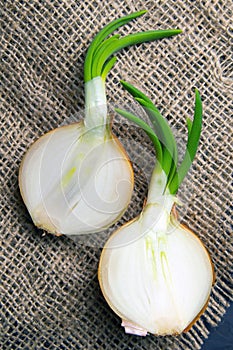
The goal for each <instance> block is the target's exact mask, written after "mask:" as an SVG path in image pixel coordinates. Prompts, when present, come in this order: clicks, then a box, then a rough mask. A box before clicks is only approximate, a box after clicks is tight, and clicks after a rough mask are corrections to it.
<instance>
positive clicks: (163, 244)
mask: <svg viewBox="0 0 233 350" xmlns="http://www.w3.org/2000/svg"><path fill="white" fill-rule="evenodd" d="M122 84H123V86H124V87H125V88H126V89H127V90H128V91H129V92H130V93H131V94H132V95H133V96H134V98H135V99H136V100H137V101H138V102H139V103H140V104H141V105H142V106H143V107H144V109H145V111H146V112H147V113H148V115H149V117H150V119H151V121H152V124H153V126H154V128H153V129H152V128H151V127H150V126H149V125H148V124H146V123H145V122H144V121H143V120H141V119H139V118H138V117H136V116H135V115H133V114H131V113H129V112H126V111H123V110H119V109H117V111H118V112H119V113H120V114H121V115H123V116H125V117H126V118H128V119H130V120H132V121H134V122H135V123H137V124H138V125H139V126H141V127H142V128H143V129H144V130H145V131H146V133H147V134H148V136H149V137H150V138H151V140H152V142H153V143H154V146H155V151H156V154H157V162H156V165H155V168H154V171H153V174H152V178H151V182H150V185H149V191H148V198H147V201H146V204H145V206H144V208H143V210H142V212H141V214H140V215H139V216H138V217H137V218H135V219H133V220H132V221H130V222H129V223H127V224H125V225H123V226H122V227H121V228H120V229H118V230H117V231H116V232H115V233H114V234H113V235H112V236H111V237H110V238H109V240H108V241H107V243H106V244H105V246H104V249H103V251H102V254H101V258H100V263H99V272H98V277H99V283H100V287H101V290H102V292H103V295H104V297H105V299H106V301H107V302H108V304H109V306H110V307H111V308H112V309H113V310H114V311H115V312H116V314H118V315H119V316H120V317H121V319H122V326H123V327H125V331H126V332H127V333H131V334H137V335H141V336H145V335H146V334H147V333H152V334H155V335H172V334H180V333H182V332H183V331H187V330H188V329H189V327H191V326H192V324H193V323H194V322H195V321H196V319H197V318H198V317H199V316H200V314H201V313H202V312H203V310H204V309H205V307H206V305H207V302H208V300H209V296H210V293H211V287H212V284H213V281H214V270H213V265H212V262H211V259H210V255H209V254H208V252H207V250H206V248H205V247H204V245H203V243H202V242H201V240H200V239H199V238H198V236H197V235H195V234H194V233H193V232H192V231H191V230H189V229H188V228H187V227H185V226H184V225H182V224H180V223H179V222H178V220H177V218H176V217H175V215H174V214H173V210H172V209H173V207H174V205H175V204H176V202H177V197H176V193H177V190H178V188H179V186H180V184H181V182H182V180H183V178H184V176H185V174H186V173H187V171H188V169H189V167H190V164H191V163H192V161H193V159H194V156H195V153H196V150H197V146H198V142H199V137H200V132H201V124H202V103H201V99H200V95H199V93H198V91H196V103H195V115H194V120H193V122H191V120H189V121H188V125H189V131H188V133H189V136H188V142H187V149H186V153H185V156H184V160H183V162H181V165H180V166H179V167H178V166H177V159H176V157H177V149H176V143H175V139H174V137H173V135H172V132H171V129H170V127H169V125H168V123H167V122H166V120H165V119H163V118H162V117H161V115H160V114H159V112H158V110H157V109H156V108H155V106H154V105H153V104H152V102H151V101H150V100H149V99H148V98H147V97H146V96H145V95H144V94H142V93H141V92H140V91H139V90H137V89H136V88H134V87H133V86H132V85H130V84H128V83H125V82H122ZM193 128H194V129H193ZM157 135H160V136H159V138H158V136H157ZM171 141H172V142H171ZM168 148H169V152H168ZM187 154H189V157H188V156H187ZM167 163H169V164H170V167H167Z"/></svg>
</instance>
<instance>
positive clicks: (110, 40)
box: [19, 10, 181, 235]
mask: <svg viewBox="0 0 233 350" xmlns="http://www.w3.org/2000/svg"><path fill="white" fill-rule="evenodd" d="M145 12H146V11H144V10H143V11H139V12H135V13H133V14H130V15H128V16H125V17H122V18H120V19H117V20H115V21H113V22H111V23H109V24H108V25H106V26H105V27H104V28H103V29H102V30H101V31H100V32H99V33H98V34H97V35H96V37H95V38H94V39H93V41H92V42H91V44H90V46H89V49H88V51H87V55H86V59H85V63H84V82H85V117H84V120H83V121H81V122H79V123H75V124H73V125H69V126H63V127H60V128H57V129H55V130H52V131H50V132H49V133H47V134H46V135H44V136H42V137H41V138H40V139H38V140H37V141H36V142H35V143H34V144H33V145H32V146H31V147H30V148H29V150H28V151H27V153H26V155H25V156H24V158H23V161H22V163H21V166H20V171H19V187H20V192H21V194H22V198H23V200H24V202H25V204H26V206H27V209H28V211H29V213H30V215H31V217H32V220H33V222H34V223H35V225H36V226H38V227H40V228H42V229H44V230H46V231H48V232H50V233H53V234H57V235H59V234H65V235H78V234H84V233H92V232H98V231H102V230H103V229H105V228H107V227H109V226H110V225H112V224H113V223H114V222H115V221H116V220H117V219H119V218H120V217H121V216H122V215H123V213H124V211H125V210H126V208H127V206H128V204H129V202H130V199H131V195H132V191H133V171H132V166H131V163H130V161H129V159H128V156H127V154H126V152H125V150H124V148H123V146H122V145H121V144H120V142H119V140H118V139H117V138H116V136H114V135H113V134H112V132H111V126H110V122H111V121H110V118H109V116H108V111H107V101H106V92H105V80H106V76H107V74H108V73H109V71H110V70H111V68H112V67H113V65H114V63H115V62H116V57H115V56H114V53H115V52H117V51H119V50H120V49H123V48H124V47H127V46H130V45H135V44H139V43H142V42H147V41H152V40H156V39H160V38H164V37H169V36H172V35H176V34H179V33H180V32H181V31H180V30H178V29H171V30H159V31H154V30H151V31H145V32H141V33H136V34H129V35H127V36H125V37H122V38H121V37H120V35H112V36H110V34H112V33H113V31H115V30H116V29H117V28H119V27H120V26H122V25H124V24H126V23H128V22H129V21H131V20H133V19H135V18H137V17H138V16H141V15H143V14H144V13H145Z"/></svg>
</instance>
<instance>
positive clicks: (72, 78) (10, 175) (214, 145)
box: [0, 0, 233, 350]
mask: <svg viewBox="0 0 233 350" xmlns="http://www.w3.org/2000/svg"><path fill="white" fill-rule="evenodd" d="M1 8H2V18H1V27H2V29H3V31H2V37H1V42H0V45H1V49H2V67H1V68H2V69H1V82H2V97H1V99H2V103H1V132H2V143H1V155H2V157H1V225H0V229H1V240H2V248H1V257H0V259H1V260H0V261H1V270H0V280H1V285H0V293H1V299H0V303H1V304H0V306H1V308H0V318H1V325H0V327H1V328H0V347H2V349H147V350H149V349H155V348H156V349H166V350H174V349H200V348H201V344H202V342H203V340H204V338H206V337H208V334H209V331H210V328H211V326H215V325H217V324H218V323H219V322H220V320H221V318H222V316H223V314H224V313H225V310H226V308H227V306H228V305H229V301H230V299H231V298H232V291H233V285H232V255H233V251H232V235H231V234H232V233H231V232H232V230H231V227H230V224H231V220H230V200H231V198H232V185H231V174H232V144H231V143H230V141H232V117H231V115H232V109H231V108H232V81H233V76H232V68H231V67H230V65H231V63H232V56H231V55H232V35H233V34H232V33H233V32H232V27H230V20H232V3H231V1H227V0H223V1H214V0H213V1H172V0H168V1H134V0H131V1H128V0H127V1H120V0H117V1H111V0H109V1H105V0H104V1H100V0H97V1H89V2H87V1H80V2H79V1H75V0H67V1H65V0H37V1H32V0H28V1H24V0H14V1H13V0H6V1H4V0H2V1H1ZM142 8H146V9H148V10H149V12H148V14H146V15H144V16H143V17H141V18H139V19H138V20H136V21H133V22H132V23H130V24H129V25H127V26H126V27H124V28H123V29H121V30H120V32H121V33H122V34H124V33H129V32H132V31H133V32H136V31H139V30H140V31H141V30H148V29H152V28H153V29H159V28H161V29H167V28H172V27H174V28H177V27H179V28H181V29H183V34H182V35H179V36H177V37H174V38H171V39H163V40H161V41H157V42H154V43H149V44H143V45H139V46H137V47H132V48H130V49H126V50H124V51H123V52H121V53H119V54H118V62H117V64H116V66H115V67H114V69H113V71H112V73H111V74H110V75H109V77H108V80H107V95H108V102H109V106H123V105H124V106H125V105H129V104H130V103H131V100H130V98H129V96H128V95H127V94H126V93H125V92H124V91H123V90H122V88H121V87H120V85H119V79H125V80H128V81H129V82H131V83H133V84H135V85H136V86H138V87H140V88H141V89H142V90H143V91H144V92H145V93H146V94H148V95H149V96H150V97H151V98H152V99H153V101H154V102H155V103H156V105H157V106H158V107H159V108H160V110H161V112H162V113H163V115H164V116H166V117H167V118H168V119H169V122H170V124H171V125H172V126H173V127H174V129H176V130H178V132H179V135H183V132H184V125H185V119H186V117H187V116H190V117H192V115H193V91H194V90H193V88H194V86H196V87H197V88H198V89H199V90H200V92H201V95H202V98H203V103H204V122H203V132H202V138H201V143H200V147H199V150H198V154H197V157H196V159H195V162H194V165H193V168H192V171H191V172H190V174H189V176H188V177H187V178H186V180H185V182H184V184H183V187H182V188H181V190H180V196H181V197H182V199H183V201H185V202H186V203H187V205H186V206H185V210H184V211H183V213H182V220H183V222H184V223H186V224H188V225H189V226H190V228H191V229H192V230H194V231H195V232H196V233H197V234H198V235H199V237H201V239H202V240H203V241H204V243H205V245H206V247H207V248H208V250H209V252H210V254H211V257H212V259H213V262H214V265H215V270H216V278H217V279H216V283H215V285H214V288H213V291H212V294H211V299H210V303H209V306H208V308H207V310H206V312H205V313H204V315H203V316H202V317H201V319H200V320H199V321H198V322H197V323H196V325H195V326H194V327H193V328H192V329H191V330H190V331H189V332H188V333H187V334H183V335H181V336H177V337H174V336H167V337H155V336H152V335H150V336H147V337H146V338H139V337H135V336H130V335H125V334H124V331H123V329H122V328H121V327H120V320H119V318H118V317H117V316H116V315H114V314H113V312H112V311H111V310H110V309H109V307H108V306H107V304H106V303H105V301H104V299H103V297H102V295H101V292H100V289H99V286H98V280H97V267H98V259H99V256H100V252H101V248H100V246H99V244H95V242H98V239H97V241H96V240H95V238H93V237H92V238H89V240H88V241H87V242H86V243H85V241H84V240H82V241H78V242H73V241H72V240H70V239H68V238H66V237H60V238H56V237H53V236H51V235H43V232H42V231H40V230H38V229H36V228H35V227H34V225H33V224H32V222H31V220H30V217H29V214H28V212H27V210H26V208H25V206H24V204H23V202H22V199H21V197H20V193H19V188H18V183H17V176H18V169H19V164H20V161H21V160H22V157H23V155H24V154H25V152H26V150H27V148H28V147H29V146H30V144H31V143H32V142H33V141H35V140H36V139H37V138H38V137H39V136H41V135H42V134H43V133H45V132H47V131H49V130H51V129H52V128H55V127H57V126H59V125H61V124H62V123H67V122H69V120H70V118H72V117H73V116H75V117H76V118H77V119H80V118H81V116H82V115H83V112H82V111H83V108H84V99H83V98H84V86H83V62H84V57H85V53H86V49H87V47H88V44H89V43H90V41H91V39H92V38H93V36H94V34H95V33H96V32H97V31H98V30H99V29H100V28H102V26H103V25H105V24H106V23H108V22H109V21H110V20H113V19H115V18H118V17H120V16H122V15H126V14H128V13H130V12H133V11H136V10H140V9H142ZM115 120H116V122H115V124H114V127H113V128H114V132H115V133H116V134H117V135H118V136H119V137H120V138H121V139H122V140H123V142H124V143H125V145H126V148H127V149H128V152H129V154H130V156H131V157H132V161H133V165H134V170H135V178H136V184H135V191H134V195H133V199H132V202H131V204H130V207H129V210H128V211H127V212H126V214H125V215H124V217H123V218H122V220H121V221H120V223H118V225H119V224H121V223H122V222H124V221H126V220H128V219H129V218H132V217H134V216H136V215H137V214H138V213H139V212H140V209H141V207H142V204H143V200H144V198H145V196H146V190H147V178H146V176H144V175H145V174H146V171H144V170H145V169H144V167H145V168H146V166H147V165H146V162H145V163H144V164H142V163H141V162H140V160H137V159H136V158H137V153H136V152H134V150H133V149H132V147H130V143H131V142H133V141H134V142H136V143H137V144H138V145H140V144H142V146H141V147H142V150H143V152H144V153H145V154H146V153H148V154H150V152H151V144H150V142H149V141H148V139H147V138H146V136H145V135H144V133H143V132H140V131H139V130H138V129H137V128H134V127H133V126H131V125H129V124H127V123H126V122H125V121H124V122H122V121H121V120H120V119H119V118H118V119H117V118H116V119H115ZM113 229H114V228H111V230H109V231H108V232H105V233H104V238H106V236H107V235H108V234H109V232H111V231H112V230H113Z"/></svg>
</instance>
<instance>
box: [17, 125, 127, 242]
mask: <svg viewBox="0 0 233 350" xmlns="http://www.w3.org/2000/svg"><path fill="white" fill-rule="evenodd" d="M97 131H98V130H97ZM19 184H20V190H21V194H22V197H23V199H24V202H25V204H26V206H27V208H28V210H29V213H30V215H31V217H32V219H33V221H34V223H35V225H36V226H38V227H40V228H43V229H45V230H47V231H48V232H51V233H54V234H66V235H76V234H80V233H82V234H83V233H90V232H98V231H100V230H103V229H104V228H105V227H108V226H110V225H111V224H112V223H114V222H115V221H116V220H117V219H118V218H119V217H120V216H121V215H122V214H123V212H124V211H125V209H126V207H127V205H128V203H129V201H130V198H131V194H132V189H133V173H132V169H131V165H130V162H129V159H128V157H127V155H126V153H125V152H124V150H123V147H122V146H121V144H120V142H119V141H118V140H117V139H116V138H115V137H113V135H112V134H111V133H110V132H108V131H105V134H104V136H102V134H101V133H100V134H99V133H98V132H96V131H95V129H91V130H87V128H86V127H85V126H84V123H83V122H80V123H76V124H73V125H69V126H63V127H61V128H57V129H55V130H53V131H51V132H49V133H47V134H45V135H44V136H42V137H41V138H40V139H38V140H37V141H36V142H35V143H34V144H33V145H32V146H31V148H30V149H29V150H28V152H27V153H26V155H25V157H24V159H23V162H22V163H21V167H20V174H19Z"/></svg>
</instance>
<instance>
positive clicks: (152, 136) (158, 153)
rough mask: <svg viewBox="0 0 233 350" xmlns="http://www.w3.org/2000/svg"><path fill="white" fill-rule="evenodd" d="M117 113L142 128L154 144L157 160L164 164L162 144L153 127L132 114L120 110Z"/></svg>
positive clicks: (117, 109)
mask: <svg viewBox="0 0 233 350" xmlns="http://www.w3.org/2000/svg"><path fill="white" fill-rule="evenodd" d="M115 111H116V112H117V113H119V114H120V115H122V116H123V117H125V118H127V119H129V120H131V121H132V122H134V123H135V124H137V125H138V126H139V127H140V128H142V129H143V130H144V131H145V132H146V134H147V135H148V136H149V138H150V139H151V141H152V142H153V145H154V148H155V152H156V157H157V160H158V162H159V163H160V164H162V162H163V152H162V147H161V144H160V141H159V139H158V137H157V136H156V134H155V133H154V131H153V130H152V129H151V127H150V126H149V125H148V124H147V123H146V122H144V121H143V120H142V119H140V118H138V117H136V116H135V115H134V114H132V113H130V112H126V111H124V110H122V109H119V108H115Z"/></svg>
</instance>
